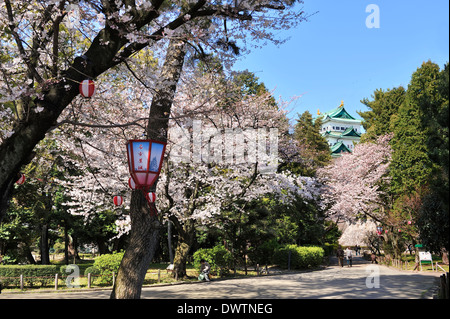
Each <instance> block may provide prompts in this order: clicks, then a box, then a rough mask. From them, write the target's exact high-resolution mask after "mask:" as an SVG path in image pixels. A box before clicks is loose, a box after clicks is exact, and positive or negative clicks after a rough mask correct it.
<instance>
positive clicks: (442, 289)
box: [438, 272, 449, 299]
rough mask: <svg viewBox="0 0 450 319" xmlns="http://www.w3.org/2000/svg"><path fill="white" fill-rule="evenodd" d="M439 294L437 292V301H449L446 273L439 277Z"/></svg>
mask: <svg viewBox="0 0 450 319" xmlns="http://www.w3.org/2000/svg"><path fill="white" fill-rule="evenodd" d="M439 279H440V280H439V292H438V298H439V299H449V294H448V272H447V273H445V274H443V275H441V277H440V278H439Z"/></svg>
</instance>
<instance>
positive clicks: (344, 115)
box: [323, 106, 356, 120]
mask: <svg viewBox="0 0 450 319" xmlns="http://www.w3.org/2000/svg"><path fill="white" fill-rule="evenodd" d="M323 116H324V117H325V118H326V117H327V116H329V117H331V118H333V119H335V118H338V119H347V120H356V119H355V118H354V117H353V116H351V115H350V114H349V113H348V112H347V111H346V110H345V107H344V106H338V107H337V108H335V109H334V110H331V111H329V112H325V113H323Z"/></svg>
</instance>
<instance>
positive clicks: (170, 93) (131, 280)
mask: <svg viewBox="0 0 450 319" xmlns="http://www.w3.org/2000/svg"><path fill="white" fill-rule="evenodd" d="M185 55H186V44H185V43H183V42H180V41H178V40H171V41H170V43H169V47H168V49H167V54H166V59H165V61H164V65H163V67H162V70H161V75H160V79H161V81H160V83H159V84H158V85H156V88H157V89H156V92H155V96H154V98H153V100H152V104H151V107H150V116H149V121H148V126H147V137H148V138H150V139H154V140H158V141H162V142H166V141H167V132H168V127H169V125H168V124H169V116H170V109H171V107H172V102H173V98H174V96H175V91H176V87H177V83H178V80H179V78H180V75H181V71H182V70H183V63H184V57H185ZM156 183H157V182H156ZM156 183H155V184H154V185H153V186H152V189H153V190H154V189H156ZM151 205H152V211H156V206H155V204H154V203H152V204H151ZM130 218H131V229H130V239H129V243H128V247H127V250H126V251H125V254H124V257H123V259H122V262H121V264H120V268H119V272H118V275H117V279H116V283H115V285H114V289H113V291H112V293H111V299H138V298H140V296H141V289H142V283H143V281H144V278H145V273H146V272H147V269H148V267H149V266H150V262H151V260H152V259H153V256H154V253H155V251H156V248H157V246H158V244H159V228H160V226H161V225H160V222H159V221H158V218H157V217H156V216H154V215H151V214H150V209H149V207H148V204H147V201H146V199H145V198H144V196H143V193H142V191H141V190H134V191H133V193H132V197H131V204H130Z"/></svg>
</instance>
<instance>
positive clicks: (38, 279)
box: [0, 265, 58, 287]
mask: <svg viewBox="0 0 450 319" xmlns="http://www.w3.org/2000/svg"><path fill="white" fill-rule="evenodd" d="M57 272H58V270H57V266H55V265H5V266H0V278H1V279H0V280H1V281H2V284H3V286H4V287H5V286H19V285H20V275H23V277H24V285H25V286H28V287H34V286H35V285H36V284H40V285H41V286H45V285H51V284H52V283H53V282H54V279H55V274H56V273H57ZM5 277H8V278H5Z"/></svg>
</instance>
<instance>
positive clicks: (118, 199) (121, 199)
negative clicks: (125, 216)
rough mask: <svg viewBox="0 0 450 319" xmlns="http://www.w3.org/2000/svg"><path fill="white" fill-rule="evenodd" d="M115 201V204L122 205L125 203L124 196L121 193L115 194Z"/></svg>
mask: <svg viewBox="0 0 450 319" xmlns="http://www.w3.org/2000/svg"><path fill="white" fill-rule="evenodd" d="M113 201H114V205H116V206H120V205H122V204H123V197H122V196H120V195H117V196H114V199H113Z"/></svg>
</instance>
